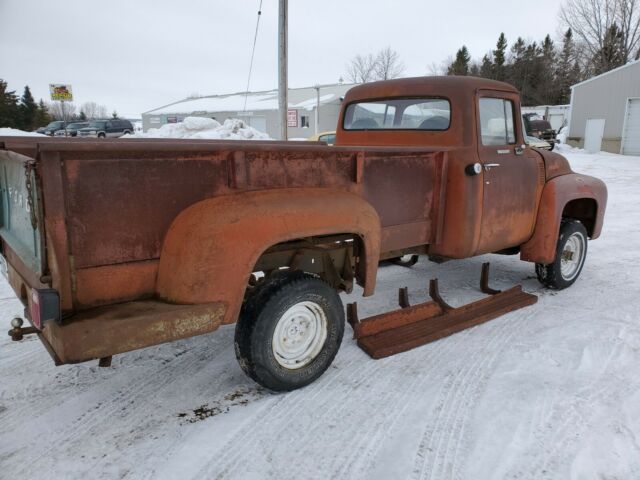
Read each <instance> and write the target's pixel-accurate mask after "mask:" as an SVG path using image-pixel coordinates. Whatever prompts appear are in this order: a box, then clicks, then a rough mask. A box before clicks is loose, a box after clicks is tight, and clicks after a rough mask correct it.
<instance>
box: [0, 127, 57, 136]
mask: <svg viewBox="0 0 640 480" xmlns="http://www.w3.org/2000/svg"><path fill="white" fill-rule="evenodd" d="M0 137H46V135H42V134H40V133H36V132H25V131H24V130H18V129H17V128H8V127H4V128H0Z"/></svg>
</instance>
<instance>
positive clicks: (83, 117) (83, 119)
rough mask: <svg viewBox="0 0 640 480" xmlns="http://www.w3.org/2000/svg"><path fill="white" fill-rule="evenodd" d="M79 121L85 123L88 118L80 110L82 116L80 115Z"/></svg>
mask: <svg viewBox="0 0 640 480" xmlns="http://www.w3.org/2000/svg"><path fill="white" fill-rule="evenodd" d="M78 120H80V121H81V122H84V121H86V120H87V116H86V115H85V113H84V112H83V111H82V110H80V115H78Z"/></svg>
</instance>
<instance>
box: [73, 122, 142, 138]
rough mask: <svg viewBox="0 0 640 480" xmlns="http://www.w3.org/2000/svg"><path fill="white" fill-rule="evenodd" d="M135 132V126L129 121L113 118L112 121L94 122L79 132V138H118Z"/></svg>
mask: <svg viewBox="0 0 640 480" xmlns="http://www.w3.org/2000/svg"><path fill="white" fill-rule="evenodd" d="M132 132H133V125H131V122H130V121H129V120H120V119H116V118H112V119H110V120H92V121H91V122H90V123H89V126H88V127H85V128H81V129H80V130H78V136H79V137H82V138H87V137H93V138H107V137H112V138H118V137H121V136H122V135H125V134H127V133H132Z"/></svg>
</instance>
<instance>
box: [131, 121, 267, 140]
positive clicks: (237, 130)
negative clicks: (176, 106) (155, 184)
mask: <svg viewBox="0 0 640 480" xmlns="http://www.w3.org/2000/svg"><path fill="white" fill-rule="evenodd" d="M122 138H193V139H214V140H270V139H271V137H269V135H267V134H266V133H262V132H260V131H258V130H256V129H255V128H253V127H251V126H249V125H247V124H246V123H245V122H244V121H243V120H239V119H237V118H229V119H227V120H225V121H224V123H223V124H220V122H218V121H217V120H213V119H212V118H205V117H187V118H185V119H184V120H183V121H182V122H178V123H167V124H166V125H163V126H161V127H160V128H150V129H149V130H148V131H147V132H146V133H143V132H135V133H134V134H132V135H125V136H124V137H122Z"/></svg>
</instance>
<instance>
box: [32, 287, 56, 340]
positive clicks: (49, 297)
mask: <svg viewBox="0 0 640 480" xmlns="http://www.w3.org/2000/svg"><path fill="white" fill-rule="evenodd" d="M30 313H31V323H33V326H34V327H36V328H37V329H39V330H42V326H43V325H44V324H45V323H46V322H48V321H50V320H53V321H56V322H57V321H59V320H60V295H58V291H57V290H54V289H52V288H46V289H35V288H34V289H33V290H31V312H30Z"/></svg>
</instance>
